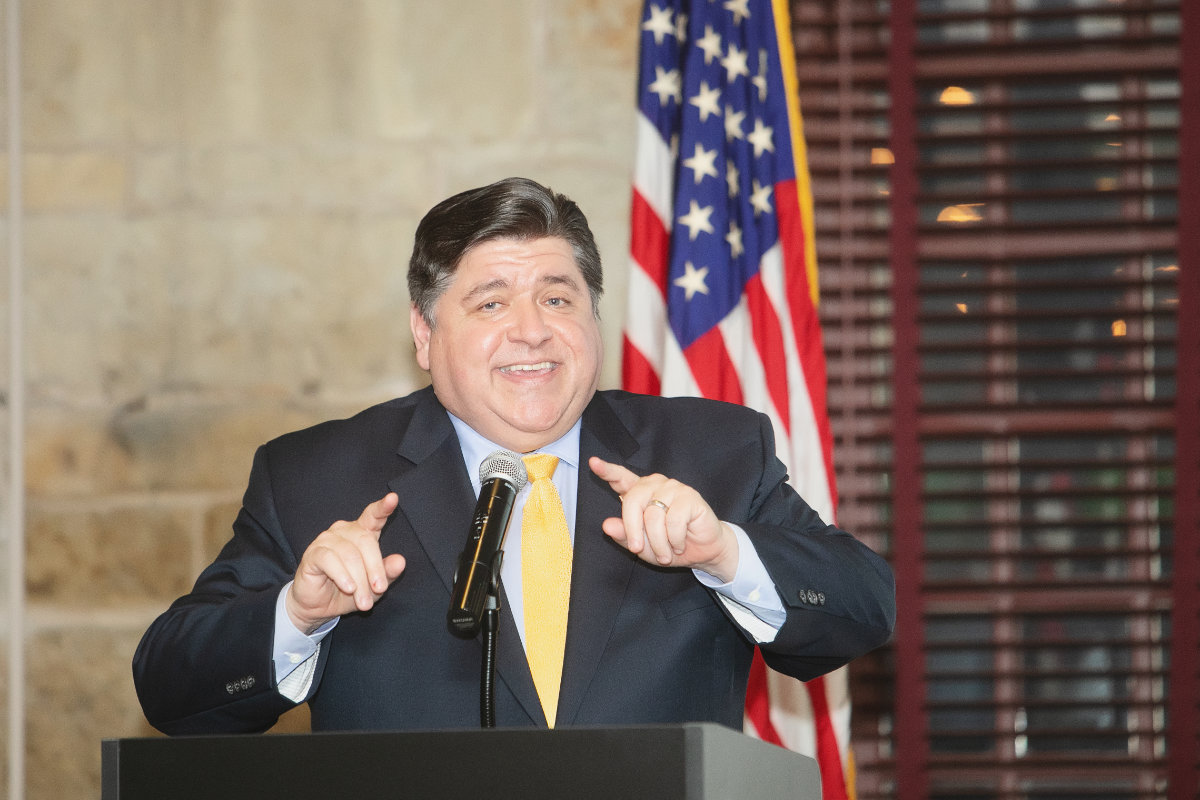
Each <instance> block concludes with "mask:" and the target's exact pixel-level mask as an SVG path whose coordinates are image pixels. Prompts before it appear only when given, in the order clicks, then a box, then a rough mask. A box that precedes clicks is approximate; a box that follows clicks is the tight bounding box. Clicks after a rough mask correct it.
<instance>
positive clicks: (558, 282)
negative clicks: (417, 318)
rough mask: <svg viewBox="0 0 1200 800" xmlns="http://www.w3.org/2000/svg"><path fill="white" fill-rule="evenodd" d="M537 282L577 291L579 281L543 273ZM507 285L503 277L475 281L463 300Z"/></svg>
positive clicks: (565, 276) (469, 299)
mask: <svg viewBox="0 0 1200 800" xmlns="http://www.w3.org/2000/svg"><path fill="white" fill-rule="evenodd" d="M539 283H540V284H541V285H542V286H566V287H568V288H570V289H573V290H574V291H579V281H577V280H575V278H574V277H573V276H571V275H568V274H563V273H554V274H552V275H545V276H543V277H542V278H541V280H540V281H539ZM509 286H510V284H509V282H508V280H507V279H505V278H493V279H492V280H490V281H484V282H483V283H477V284H475V285H474V286H472V287H471V289H470V291H468V292H467V293H466V294H465V295H463V302H470V301H472V300H474V299H476V298H478V297H479V296H481V295H485V294H487V293H488V292H493V291H496V290H499V289H507V288H509Z"/></svg>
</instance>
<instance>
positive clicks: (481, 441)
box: [446, 411, 582, 495]
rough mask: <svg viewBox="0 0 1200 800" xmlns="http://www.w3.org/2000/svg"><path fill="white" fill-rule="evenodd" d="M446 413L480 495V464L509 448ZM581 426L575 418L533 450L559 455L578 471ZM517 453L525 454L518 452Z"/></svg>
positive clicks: (472, 481)
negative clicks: (546, 441) (562, 432)
mask: <svg viewBox="0 0 1200 800" xmlns="http://www.w3.org/2000/svg"><path fill="white" fill-rule="evenodd" d="M446 414H447V415H448V416H449V417H450V423H451V424H452V425H453V426H454V432H455V433H456V434H457V435H458V446H459V447H460V448H461V449H462V454H463V462H464V463H465V464H466V465H467V474H469V475H470V476H471V485H472V486H473V487H474V488H475V494H476V495H478V494H479V465H480V464H482V463H483V460H484V459H485V458H487V457H488V456H490V455H491V454H492V453H494V452H496V451H497V450H507V449H508V448H505V447H501V446H500V445H498V444H496V443H495V442H493V441H490V440H489V439H487V438H486V437H484V436H482V435H480V434H479V433H478V432H477V431H476V430H475V429H474V428H472V427H471V426H470V425H468V424H467V423H465V422H463V421H462V420H461V419H459V418H458V417H456V416H454V415H453V414H451V413H450V412H449V411H447V412H446ZM581 426H582V421H581V420H575V424H574V425H572V426H571V429H570V430H569V431H567V432H566V433H564V434H563V435H562V437H561V438H559V439H556V440H555V441H553V442H551V443H550V444H548V445H546V446H545V447H539V448H538V449H537V450H535V451H533V452H535V453H549V454H550V455H552V456H557V457H558V459H559V461H562V462H565V463H567V464H569V465H570V466H571V468H572V469H574V470H576V471H578V470H579V431H580V428H581ZM517 455H523V454H521V453H518V454H517Z"/></svg>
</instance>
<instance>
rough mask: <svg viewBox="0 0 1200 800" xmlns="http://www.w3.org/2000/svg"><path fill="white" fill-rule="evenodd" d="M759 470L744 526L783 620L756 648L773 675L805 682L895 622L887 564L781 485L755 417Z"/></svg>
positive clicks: (882, 638)
mask: <svg viewBox="0 0 1200 800" xmlns="http://www.w3.org/2000/svg"><path fill="white" fill-rule="evenodd" d="M760 443H761V451H760V452H761V453H762V469H761V471H760V473H759V475H760V478H759V481H758V486H757V487H756V489H755V493H754V500H753V501H752V505H751V509H750V511H749V515H748V518H747V519H745V520H730V521H735V522H738V523H739V524H740V525H741V526H742V528H743V529H744V530H745V531H746V534H747V536H748V537H749V538H750V541H751V542H752V543H753V545H754V548H755V550H756V551H757V552H758V555H759V557H760V558H761V559H762V562H763V565H764V566H765V567H766V569H767V572H768V574H769V575H770V576H771V579H772V580H773V581H774V583H775V587H776V589H777V591H778V592H779V596H780V599H781V600H782V601H783V605H784V609H785V611H786V612H787V617H786V619H785V621H784V624H783V627H782V628H781V629H780V630H779V632H778V634H777V635H776V637H775V639H774V640H773V641H772V642H770V643H768V644H764V645H762V646H761V650H762V652H763V657H764V659H765V660H766V662H767V664H768V665H770V666H771V668H772V669H775V670H776V671H778V672H782V673H784V674H787V675H791V676H793V677H795V678H799V679H800V680H808V679H810V678H814V677H816V676H818V675H822V674H824V673H826V672H829V671H831V670H834V669H837V668H838V667H840V666H842V665H844V664H846V663H847V662H849V661H850V660H852V659H854V658H856V657H858V656H860V655H863V654H864V653H867V652H868V651H870V650H873V649H875V648H876V647H879V646H880V645H882V644H884V643H885V642H886V641H887V640H888V638H889V637H890V636H891V633H892V630H893V627H894V626H895V620H896V600H895V580H894V577H893V575H892V570H891V567H889V566H888V564H887V562H886V561H884V560H883V559H882V558H881V557H880V556H879V555H877V554H876V553H874V552H873V551H872V550H871V549H870V548H868V547H867V546H866V545H864V544H862V543H861V542H859V541H858V540H857V539H855V538H854V537H853V536H851V535H850V534H849V533H847V532H845V531H843V530H841V529H839V528H837V527H836V526H834V525H831V524H828V523H827V522H825V521H824V520H822V519H821V518H820V516H819V515H818V514H817V512H816V511H814V510H813V508H812V507H811V506H809V505H808V503H806V502H805V501H804V499H803V498H801V497H800V496H799V494H797V493H796V491H795V490H794V489H793V488H792V487H791V486H790V485H789V484H788V483H787V473H786V470H785V468H784V466H783V464H782V463H781V462H780V461H779V459H778V458H776V456H775V441H774V435H773V433H772V429H771V423H770V420H769V419H768V418H766V417H761V418H760Z"/></svg>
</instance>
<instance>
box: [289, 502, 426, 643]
mask: <svg viewBox="0 0 1200 800" xmlns="http://www.w3.org/2000/svg"><path fill="white" fill-rule="evenodd" d="M399 502H400V498H399V497H398V496H397V495H396V493H395V492H389V493H388V494H386V495H384V496H383V498H381V499H379V500H376V501H375V502H374V503H371V504H370V505H369V506H367V507H366V508H364V509H363V512H362V514H361V515H359V517H358V519H357V520H355V521H354V522H347V521H345V520H341V521H339V522H335V523H333V525H331V526H330V527H329V530H327V531H325V532H323V533H322V534H321V535H320V536H318V537H317V538H316V539H313V541H312V544H310V545H309V546H308V549H306V550H305V551H304V555H303V556H302V557H301V558H300V566H299V567H297V568H296V577H295V579H294V580H293V582H292V587H291V589H289V590H288V594H287V597H286V598H285V599H284V603H285V605H286V607H287V612H288V616H289V617H290V618H291V620H292V624H293V625H295V626H296V628H297V629H299V630H301V631H304V632H305V633H306V634H307V633H312V632H313V631H315V630H316V629H317V628H320V627H321V626H322V625H324V624H325V623H326V622H328V621H329V620H331V619H333V618H334V617H340V616H341V615H342V614H348V613H350V612H351V611H356V610H357V611H368V610H370V609H371V607H372V606H374V605H375V601H376V600H378V599H379V598H380V597H381V596H382V595H383V593H384V592H386V591H387V588H388V587H389V586H391V585H392V581H394V580H396V578H398V577H400V573H401V572H403V571H404V556H402V555H400V554H399V553H393V554H392V555H390V556H388V557H387V558H384V557H383V555H382V553H381V551H380V549H379V533H380V531H382V530H383V526H384V523H386V522H387V520H388V517H390V516H391V515H392V512H393V511H395V510H396V505H397V503H399Z"/></svg>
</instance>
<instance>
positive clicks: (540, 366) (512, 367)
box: [500, 361, 557, 375]
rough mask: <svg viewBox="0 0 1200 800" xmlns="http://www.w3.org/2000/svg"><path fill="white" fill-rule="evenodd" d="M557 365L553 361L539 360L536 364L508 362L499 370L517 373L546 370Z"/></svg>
mask: <svg viewBox="0 0 1200 800" xmlns="http://www.w3.org/2000/svg"><path fill="white" fill-rule="evenodd" d="M555 366H557V365H556V364H555V362H553V361H539V362H537V363H536V364H509V365H508V366H507V367H501V368H500V371H501V372H503V373H505V374H506V375H514V374H516V375H519V374H522V373H532V372H546V371H548V370H552V369H554V368H555Z"/></svg>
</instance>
